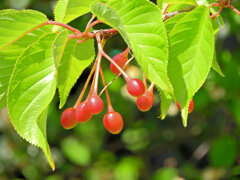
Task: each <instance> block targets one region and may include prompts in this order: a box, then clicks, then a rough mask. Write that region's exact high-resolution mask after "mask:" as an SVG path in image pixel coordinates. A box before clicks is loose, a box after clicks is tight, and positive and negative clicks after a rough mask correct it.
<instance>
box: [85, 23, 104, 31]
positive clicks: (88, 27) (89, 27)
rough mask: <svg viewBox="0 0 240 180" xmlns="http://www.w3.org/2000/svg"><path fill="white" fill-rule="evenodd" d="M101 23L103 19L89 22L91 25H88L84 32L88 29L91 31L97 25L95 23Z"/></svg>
mask: <svg viewBox="0 0 240 180" xmlns="http://www.w3.org/2000/svg"><path fill="white" fill-rule="evenodd" d="M99 23H102V21H101V20H96V21H94V22H93V23H91V24H89V25H88V26H87V28H86V30H85V32H84V33H88V31H89V30H90V29H91V28H92V27H93V26H95V25H97V24H99Z"/></svg>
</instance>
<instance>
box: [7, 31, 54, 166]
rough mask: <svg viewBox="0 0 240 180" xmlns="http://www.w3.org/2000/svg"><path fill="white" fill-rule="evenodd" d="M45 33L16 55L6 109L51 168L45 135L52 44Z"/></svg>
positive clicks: (51, 91) (50, 36) (51, 84)
mask: <svg viewBox="0 0 240 180" xmlns="http://www.w3.org/2000/svg"><path fill="white" fill-rule="evenodd" d="M55 38H56V34H52V33H50V34H47V35H45V36H43V37H42V38H41V39H39V40H38V41H37V42H35V43H34V44H33V45H31V46H29V48H27V49H26V50H25V51H24V53H23V54H22V55H21V57H20V58H19V59H18V61H17V63H16V65H15V68H14V71H13V74H12V77H11V80H10V84H9V91H8V112H9V116H10V118H11V121H12V123H13V126H14V128H15V129H16V130H17V132H18V133H19V135H20V136H21V137H22V138H24V139H26V140H27V141H28V142H30V143H32V144H34V145H36V146H38V147H40V148H41V149H42V150H43V152H44V153H45V155H46V157H47V160H48V162H49V164H50V165H51V167H52V169H54V168H55V167H54V163H53V160H52V157H51V153H50V149H49V145H48V143H47V139H46V130H45V128H46V126H45V124H46V108H47V107H48V105H49V103H50V102H51V100H52V98H53V96H54V94H55V89H56V79H55V73H56V69H55V63H54V58H53V50H52V44H53V41H54V40H55Z"/></svg>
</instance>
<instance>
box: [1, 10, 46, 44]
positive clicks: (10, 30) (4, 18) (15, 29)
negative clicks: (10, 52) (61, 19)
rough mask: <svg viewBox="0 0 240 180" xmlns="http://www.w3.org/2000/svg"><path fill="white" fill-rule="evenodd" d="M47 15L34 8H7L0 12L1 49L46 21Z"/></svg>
mask: <svg viewBox="0 0 240 180" xmlns="http://www.w3.org/2000/svg"><path fill="white" fill-rule="evenodd" d="M46 21H47V17H46V16H45V15H44V14H42V13H40V12H38V11H34V10H23V11H17V10H6V11H4V12H3V13H1V14H0V42H1V44H0V49H2V48H4V47H6V46H8V45H10V44H12V43H13V42H15V41H16V40H18V39H19V37H21V36H23V35H24V34H25V33H27V32H28V31H29V30H30V29H32V28H34V27H36V26H37V25H39V24H41V23H43V22H46Z"/></svg>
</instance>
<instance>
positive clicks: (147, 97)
mask: <svg viewBox="0 0 240 180" xmlns="http://www.w3.org/2000/svg"><path fill="white" fill-rule="evenodd" d="M153 100H154V95H153V93H152V92H151V91H149V90H147V91H146V92H145V93H144V94H143V95H142V96H140V97H138V98H137V100H136V104H137V107H138V109H139V110H140V111H143V112H145V111H149V110H150V109H151V108H152V105H153Z"/></svg>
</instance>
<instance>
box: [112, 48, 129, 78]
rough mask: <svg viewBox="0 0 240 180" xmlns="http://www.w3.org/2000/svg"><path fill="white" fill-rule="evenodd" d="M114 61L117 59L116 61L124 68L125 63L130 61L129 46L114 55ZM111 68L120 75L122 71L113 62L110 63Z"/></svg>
mask: <svg viewBox="0 0 240 180" xmlns="http://www.w3.org/2000/svg"><path fill="white" fill-rule="evenodd" d="M113 61H115V63H117V64H118V65H119V66H120V67H121V68H122V69H123V67H124V65H125V64H126V62H127V61H128V48H127V49H126V50H125V51H123V52H122V53H120V54H117V55H115V56H114V57H113ZM110 69H111V71H112V73H113V74H115V75H118V74H119V73H120V71H119V70H118V69H117V68H116V66H115V65H114V64H113V63H111V64H110Z"/></svg>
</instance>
